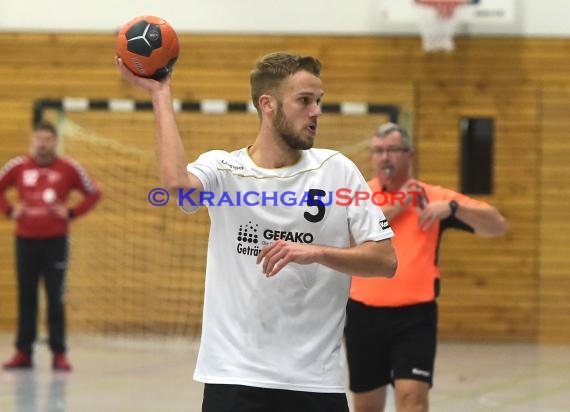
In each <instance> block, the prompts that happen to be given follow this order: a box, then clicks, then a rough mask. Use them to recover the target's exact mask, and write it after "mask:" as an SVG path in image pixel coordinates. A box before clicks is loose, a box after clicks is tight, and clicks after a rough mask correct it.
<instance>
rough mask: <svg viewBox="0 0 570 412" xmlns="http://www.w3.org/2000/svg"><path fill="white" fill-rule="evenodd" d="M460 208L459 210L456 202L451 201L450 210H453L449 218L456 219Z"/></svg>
mask: <svg viewBox="0 0 570 412" xmlns="http://www.w3.org/2000/svg"><path fill="white" fill-rule="evenodd" d="M458 208H459V203H457V202H456V201H455V200H452V201H450V202H449V209H451V214H450V215H449V217H455V214H456V213H457V209H458Z"/></svg>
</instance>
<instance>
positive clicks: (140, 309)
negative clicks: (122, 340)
mask: <svg viewBox="0 0 570 412" xmlns="http://www.w3.org/2000/svg"><path fill="white" fill-rule="evenodd" d="M87 106H89V105H87ZM184 107H185V108H186V109H188V108H189V110H181V111H179V112H177V121H178V124H179V127H180V132H181V135H182V136H183V139H184V144H185V148H186V153H187V158H188V161H193V160H194V159H196V157H197V156H198V155H199V154H201V153H203V152H205V151H207V150H212V149H223V150H227V151H232V150H235V149H238V148H240V147H244V146H246V145H248V144H251V143H252V142H253V140H254V138H255V136H256V134H257V131H258V118H257V116H256V115H255V114H252V113H251V112H250V111H249V110H248V109H246V105H245V104H244V105H241V107H242V108H243V110H238V111H226V112H223V113H204V112H203V111H202V110H201V109H199V108H200V107H202V108H203V105H202V106H201V105H200V104H197V105H185V106H184V105H183V108H184ZM193 109H196V110H194V111H193ZM323 109H324V111H325V112H326V111H329V112H332V113H328V114H327V113H325V115H324V116H322V117H321V118H320V119H319V132H318V136H317V139H316V146H317V147H328V148H333V149H337V150H340V151H341V152H343V153H344V154H345V155H347V156H348V157H350V158H351V159H352V160H353V161H354V162H355V163H356V164H357V165H358V166H359V167H360V168H361V170H362V172H363V174H364V175H365V177H367V178H368V177H370V170H369V165H368V163H369V162H368V143H369V136H371V134H372V133H373V132H374V131H375V130H376V128H377V127H378V125H379V124H380V123H383V122H386V121H389V120H392V121H394V120H396V119H395V118H394V116H397V114H398V112H397V108H396V112H395V111H394V106H384V105H369V104H361V105H358V104H356V105H355V104H348V105H344V104H338V105H335V104H332V105H330V106H328V107H324V108H323ZM42 116H43V117H44V118H47V119H50V118H51V120H55V121H56V122H57V123H58V125H59V130H60V134H61V136H62V139H60V140H61V142H62V147H61V152H62V153H63V154H64V155H66V156H70V157H72V158H74V159H76V160H77V161H79V162H80V163H81V164H82V165H83V166H84V167H85V169H86V170H87V172H88V173H89V174H90V175H91V176H92V177H93V178H94V179H95V180H96V181H97V182H98V184H99V185H100V187H101V189H102V193H103V198H102V200H101V202H100V203H99V204H98V205H97V207H96V209H95V210H94V211H93V212H92V213H91V214H89V215H88V216H86V217H84V218H81V219H78V220H77V221H76V222H74V223H73V224H72V227H71V236H70V238H71V254H70V266H69V273H68V288H67V296H66V299H67V313H68V325H69V326H68V327H69V331H70V333H80V334H88V335H112V336H125V337H131V336H134V337H148V338H152V337H168V336H172V337H183V336H192V337H194V336H198V335H199V334H200V330H201V319H202V304H203V292H204V274H205V263H206V250H207V240H208V231H209V217H208V213H207V211H206V210H205V208H202V210H200V211H199V212H198V213H197V214H196V215H185V214H184V213H182V212H181V211H180V210H179V209H178V207H177V206H176V205H175V204H174V203H175V202H172V201H171V202H170V203H169V204H167V205H166V206H163V207H156V206H153V205H151V204H150V203H149V201H148V198H147V197H148V194H149V191H150V190H151V189H153V188H156V187H159V186H160V182H159V179H158V177H157V164H156V161H155V144H154V122H153V115H152V112H151V111H150V110H149V107H148V106H146V108H145V109H144V110H136V109H134V110H117V111H113V110H108V109H107V110H105V109H104V110H102V109H101V108H96V109H89V108H88V107H87V108H86V109H85V110H80V111H73V110H64V109H61V110H53V109H46V110H45V111H44V113H43V114H42ZM72 201H73V199H72Z"/></svg>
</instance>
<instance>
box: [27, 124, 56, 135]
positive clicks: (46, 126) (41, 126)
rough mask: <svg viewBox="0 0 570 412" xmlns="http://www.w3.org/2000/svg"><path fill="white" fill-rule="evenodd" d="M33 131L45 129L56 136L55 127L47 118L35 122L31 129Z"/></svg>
mask: <svg viewBox="0 0 570 412" xmlns="http://www.w3.org/2000/svg"><path fill="white" fill-rule="evenodd" d="M32 130H33V131H34V132H39V131H40V130H45V131H48V132H51V134H53V135H54V136H55V137H57V135H58V133H57V128H56V127H55V125H54V124H53V123H52V122H48V121H47V120H43V121H40V122H38V123H36V124H35V125H34V127H33V129H32Z"/></svg>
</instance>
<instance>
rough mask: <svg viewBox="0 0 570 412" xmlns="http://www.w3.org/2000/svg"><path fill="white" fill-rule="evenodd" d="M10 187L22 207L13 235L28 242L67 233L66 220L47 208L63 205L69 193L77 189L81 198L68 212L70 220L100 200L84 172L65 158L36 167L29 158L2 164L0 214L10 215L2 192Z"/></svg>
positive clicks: (18, 158)
mask: <svg viewBox="0 0 570 412" xmlns="http://www.w3.org/2000/svg"><path fill="white" fill-rule="evenodd" d="M14 186H15V187H16V188H17V190H18V195H19V199H20V202H22V203H23V204H24V206H25V209H24V210H25V211H24V214H23V216H22V217H21V218H20V219H18V220H17V223H16V235H17V236H20V237H24V238H30V239H45V238H49V237H56V236H63V235H66V234H67V232H68V219H61V218H60V217H58V216H56V215H55V214H54V213H53V212H52V211H51V208H50V206H51V205H53V204H55V203H63V204H65V203H66V201H67V198H68V196H69V193H70V192H71V191H72V190H74V189H76V190H79V191H80V192H81V193H83V198H82V200H81V201H80V202H79V204H77V205H76V206H75V207H74V208H73V209H70V217H78V216H81V215H83V214H85V213H87V211H89V210H90V209H91V208H93V207H94V206H95V204H96V203H97V202H98V201H99V199H100V198H101V192H100V191H99V189H98V188H97V186H96V185H95V183H94V182H93V181H92V180H91V179H90V178H89V176H87V173H85V170H83V168H82V167H81V166H80V165H79V164H78V163H77V162H76V161H74V160H72V159H70V158H65V157H57V158H56V159H55V161H54V162H52V163H51V164H49V165H47V166H40V165H38V164H37V163H36V161H35V160H34V159H33V158H32V157H31V156H20V157H16V158H14V159H12V160H10V161H9V162H8V163H6V165H5V166H4V167H3V168H2V169H0V211H1V212H3V213H4V214H6V215H9V214H10V212H11V210H12V205H11V204H10V202H9V201H8V200H7V199H6V196H5V192H6V190H7V189H8V188H10V187H14Z"/></svg>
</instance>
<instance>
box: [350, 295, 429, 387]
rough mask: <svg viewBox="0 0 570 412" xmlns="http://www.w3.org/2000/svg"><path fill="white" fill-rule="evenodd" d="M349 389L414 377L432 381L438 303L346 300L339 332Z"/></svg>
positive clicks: (383, 384) (374, 385)
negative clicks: (342, 327) (391, 305)
mask: <svg viewBox="0 0 570 412" xmlns="http://www.w3.org/2000/svg"><path fill="white" fill-rule="evenodd" d="M344 337H345V346H346V355H347V360H348V369H349V380H350V390H351V391H353V392H366V391H370V390H372V389H376V388H379V387H382V386H385V385H387V384H389V383H392V384H393V383H394V380H396V379H413V380H417V381H422V382H427V383H428V384H429V385H430V387H431V385H432V383H433V368H434V362H435V351H436V340H437V303H436V302H428V303H421V304H418V305H411V306H403V307H397V308H389V307H382V308H378V307H372V306H367V305H364V304H362V303H360V302H357V301H355V300H352V299H349V301H348V304H347V307H346V327H345V330H344Z"/></svg>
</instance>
